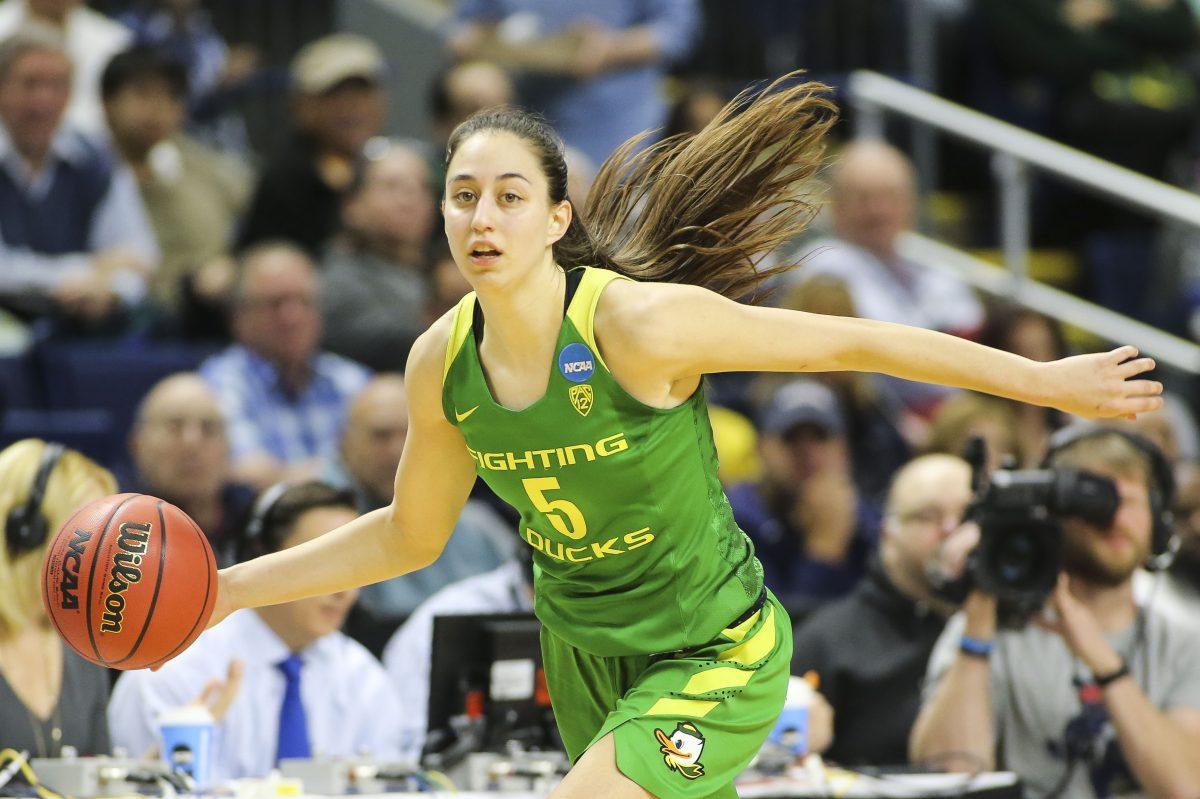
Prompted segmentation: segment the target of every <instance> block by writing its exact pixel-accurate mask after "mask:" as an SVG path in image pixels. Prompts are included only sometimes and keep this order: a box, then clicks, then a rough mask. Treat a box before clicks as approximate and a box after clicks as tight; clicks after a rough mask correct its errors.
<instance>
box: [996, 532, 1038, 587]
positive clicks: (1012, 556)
mask: <svg viewBox="0 0 1200 799" xmlns="http://www.w3.org/2000/svg"><path fill="white" fill-rule="evenodd" d="M1038 549H1039V547H1038V546H1037V544H1036V542H1035V541H1034V540H1033V538H1031V537H1030V536H1029V535H1022V534H1017V535H1013V536H1010V537H1008V538H1005V539H1001V541H999V542H998V546H997V547H996V553H995V558H996V560H995V566H996V575H997V576H998V577H999V578H1000V582H1001V583H1002V584H1004V585H1009V586H1012V587H1014V588H1024V587H1026V586H1027V585H1028V584H1029V580H1030V577H1031V575H1032V574H1033V573H1034V572H1035V571H1036V570H1037V561H1038V554H1039V553H1038Z"/></svg>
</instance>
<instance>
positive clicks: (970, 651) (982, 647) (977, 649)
mask: <svg viewBox="0 0 1200 799" xmlns="http://www.w3.org/2000/svg"><path fill="white" fill-rule="evenodd" d="M958 651H959V652H962V653H963V654H964V655H970V656H971V657H976V658H986V657H987V656H988V655H990V654H992V642H991V641H985V640H984V639H982V638H972V637H971V636H969V635H964V636H962V637H961V638H959V639H958Z"/></svg>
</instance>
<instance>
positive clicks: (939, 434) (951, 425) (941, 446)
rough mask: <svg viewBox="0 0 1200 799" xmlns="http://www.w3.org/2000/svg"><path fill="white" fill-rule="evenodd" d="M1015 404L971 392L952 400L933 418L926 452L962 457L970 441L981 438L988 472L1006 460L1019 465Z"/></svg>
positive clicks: (943, 404)
mask: <svg viewBox="0 0 1200 799" xmlns="http://www.w3.org/2000/svg"><path fill="white" fill-rule="evenodd" d="M1014 404H1015V403H1009V402H1006V401H1004V400H1000V399H995V398H993V397H989V396H985V395H983V394H976V393H974V392H963V393H961V394H959V395H957V396H954V397H951V398H950V399H948V400H946V401H945V402H943V403H942V405H941V407H939V408H938V410H937V414H936V415H935V416H934V417H933V424H932V425H931V426H930V429H929V442H928V445H927V446H926V451H927V452H941V453H944V454H946V455H962V454H963V451H964V450H965V449H966V446H967V443H968V442H969V441H970V440H971V439H972V438H981V439H983V443H984V445H985V446H986V447H987V456H988V460H987V469H988V471H992V470H994V469H997V468H999V467H1000V465H1001V464H1002V463H1003V462H1004V461H1005V459H1006V458H1011V459H1013V461H1014V463H1017V464H1019V461H1017V460H1016V459H1017V455H1018V452H1019V450H1018V449H1017V447H1018V443H1017V423H1016V419H1015V418H1014V415H1013V405H1014Z"/></svg>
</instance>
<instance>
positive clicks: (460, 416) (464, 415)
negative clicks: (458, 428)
mask: <svg viewBox="0 0 1200 799" xmlns="http://www.w3.org/2000/svg"><path fill="white" fill-rule="evenodd" d="M477 410H479V406H478V405H476V406H475V407H474V408H471V409H470V410H469V411H464V412H463V413H459V412H458V408H455V409H454V418H455V419H457V420H458V421H460V422H465V421H466V420H467V417H468V416H470V415H471V414H473V413H475V411H477Z"/></svg>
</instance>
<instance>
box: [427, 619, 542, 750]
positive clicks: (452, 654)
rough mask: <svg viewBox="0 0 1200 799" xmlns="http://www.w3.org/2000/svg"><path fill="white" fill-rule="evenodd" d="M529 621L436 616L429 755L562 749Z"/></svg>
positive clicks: (537, 626)
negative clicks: (514, 745) (509, 747)
mask: <svg viewBox="0 0 1200 799" xmlns="http://www.w3.org/2000/svg"><path fill="white" fill-rule="evenodd" d="M540 631H541V623H540V622H539V621H538V620H537V619H536V618H535V617H534V616H533V614H532V613H505V614H481V615H464V616H437V617H435V618H434V620H433V652H432V657H431V659H430V675H429V734H428V736H427V737H426V747H425V748H426V752H428V753H432V752H445V751H446V750H447V749H448V748H450V747H454V748H455V749H460V750H464V753H465V751H488V750H496V751H499V750H503V748H504V747H505V745H506V744H507V743H508V742H509V741H520V742H521V743H522V744H523V745H524V746H526V747H527V748H537V749H560V748H561V742H560V741H559V739H558V733H557V728H556V727H555V725H554V714H553V711H552V710H551V709H550V696H549V694H548V692H547V691H546V677H545V674H544V672H543V671H542V650H541V646H540V644H539V641H538V636H539V633H540Z"/></svg>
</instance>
